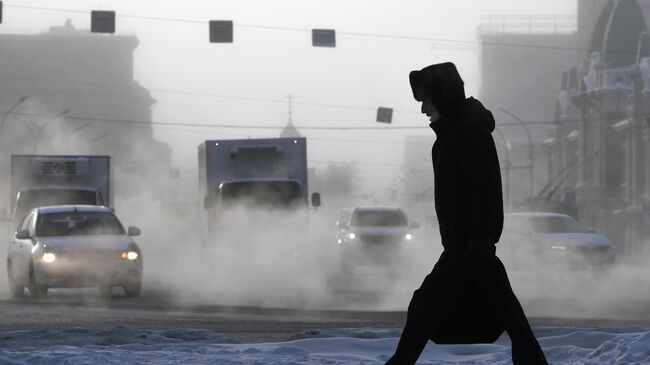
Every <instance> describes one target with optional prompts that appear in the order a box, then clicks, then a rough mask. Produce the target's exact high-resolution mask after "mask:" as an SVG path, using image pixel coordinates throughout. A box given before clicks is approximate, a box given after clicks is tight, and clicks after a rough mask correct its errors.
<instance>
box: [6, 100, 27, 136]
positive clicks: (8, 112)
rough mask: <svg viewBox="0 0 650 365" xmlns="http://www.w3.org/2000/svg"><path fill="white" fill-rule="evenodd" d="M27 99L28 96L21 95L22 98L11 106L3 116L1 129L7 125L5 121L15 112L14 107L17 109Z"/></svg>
mask: <svg viewBox="0 0 650 365" xmlns="http://www.w3.org/2000/svg"><path fill="white" fill-rule="evenodd" d="M25 100H27V97H26V96H21V97H20V99H18V101H17V102H16V103H15V104H14V105H12V106H11V108H9V110H8V111H7V112H6V113H5V116H4V117H3V118H2V122H0V131H1V130H2V128H3V127H4V126H5V121H6V120H7V118H9V116H10V115H11V113H13V111H14V109H16V108H17V107H18V105H20V104H22V103H23V102H24V101H25Z"/></svg>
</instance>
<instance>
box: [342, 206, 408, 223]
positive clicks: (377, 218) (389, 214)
mask: <svg viewBox="0 0 650 365" xmlns="http://www.w3.org/2000/svg"><path fill="white" fill-rule="evenodd" d="M350 224H351V225H353V226H358V227H386V226H388V227H393V226H406V225H407V223H406V215H405V214H404V212H402V211H400V210H383V211H373V210H359V211H357V212H355V214H353V215H352V221H351V222H350Z"/></svg>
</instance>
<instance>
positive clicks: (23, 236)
mask: <svg viewBox="0 0 650 365" xmlns="http://www.w3.org/2000/svg"><path fill="white" fill-rule="evenodd" d="M30 238H32V235H31V234H29V230H27V229H22V230H20V231H19V232H16V239H19V240H27V239H30Z"/></svg>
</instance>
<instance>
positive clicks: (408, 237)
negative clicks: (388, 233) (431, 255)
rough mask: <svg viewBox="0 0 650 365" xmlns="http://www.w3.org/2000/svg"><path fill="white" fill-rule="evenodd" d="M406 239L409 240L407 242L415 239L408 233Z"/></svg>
mask: <svg viewBox="0 0 650 365" xmlns="http://www.w3.org/2000/svg"><path fill="white" fill-rule="evenodd" d="M404 238H405V239H407V240H412V239H413V235H412V234H410V233H407V234H405V235H404Z"/></svg>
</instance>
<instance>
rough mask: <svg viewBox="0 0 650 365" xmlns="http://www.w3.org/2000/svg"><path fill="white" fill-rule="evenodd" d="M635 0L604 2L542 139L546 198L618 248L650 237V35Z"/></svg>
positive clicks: (639, 246)
mask: <svg viewBox="0 0 650 365" xmlns="http://www.w3.org/2000/svg"><path fill="white" fill-rule="evenodd" d="M643 14H644V13H643V11H642V8H641V7H640V6H639V4H638V3H637V2H636V1H635V0H619V1H609V2H608V3H606V4H605V5H604V7H603V8H602V11H601V13H600V16H599V17H598V19H597V21H596V22H595V25H594V28H593V32H592V36H591V39H590V43H589V45H588V51H587V54H586V57H585V59H584V62H583V63H582V65H579V66H576V67H572V68H570V69H569V70H568V71H566V72H564V74H563V77H562V80H563V81H562V89H561V92H560V94H559V96H558V98H557V105H556V118H555V128H554V135H553V136H552V137H551V138H548V139H547V140H546V141H545V142H544V145H545V151H546V155H547V168H548V182H547V187H548V188H547V191H546V192H545V196H546V198H548V199H549V200H551V201H555V202H558V203H560V204H562V205H564V206H567V207H572V209H573V210H574V211H575V212H576V213H577V215H578V216H579V218H580V220H581V221H583V222H584V223H586V224H587V225H589V226H591V227H593V228H594V229H596V230H598V231H600V232H602V233H604V234H605V235H606V236H608V237H609V238H610V239H611V240H612V242H614V243H615V244H616V246H617V248H618V250H619V252H620V253H627V254H631V255H632V254H635V253H638V252H639V251H641V250H644V249H646V248H647V247H648V245H649V244H650V242H648V237H650V224H648V223H650V171H649V170H650V169H649V168H648V167H649V166H650V148H649V146H650V139H649V133H648V128H649V126H648V118H649V117H650V114H649V113H648V112H649V110H648V105H650V58H649V57H650V40H649V38H648V33H647V26H646V22H645V19H644V15H643Z"/></svg>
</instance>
